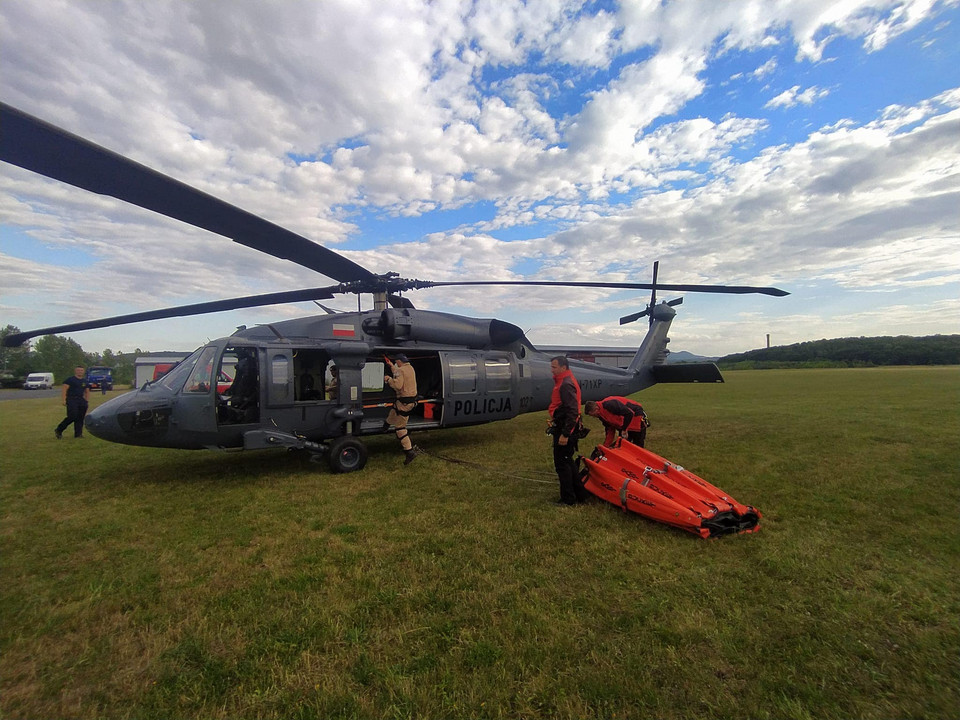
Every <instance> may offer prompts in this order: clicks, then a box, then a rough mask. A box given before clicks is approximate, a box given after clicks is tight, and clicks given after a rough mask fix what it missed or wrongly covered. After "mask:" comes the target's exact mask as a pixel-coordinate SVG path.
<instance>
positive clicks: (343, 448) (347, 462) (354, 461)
mask: <svg viewBox="0 0 960 720" xmlns="http://www.w3.org/2000/svg"><path fill="white" fill-rule="evenodd" d="M329 460H330V469H331V470H333V472H335V473H348V472H354V471H356V470H362V469H363V466H364V465H366V464H367V446H366V445H364V444H363V443H362V442H360V441H359V440H357V439H356V438H354V437H350V436H349V435H344V436H343V437H339V438H337V439H336V440H334V441H333V443H331V445H330V454H329Z"/></svg>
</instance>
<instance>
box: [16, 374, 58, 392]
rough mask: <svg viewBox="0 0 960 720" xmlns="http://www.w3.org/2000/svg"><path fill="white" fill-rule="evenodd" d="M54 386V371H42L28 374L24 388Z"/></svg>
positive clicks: (36, 388)
mask: <svg viewBox="0 0 960 720" xmlns="http://www.w3.org/2000/svg"><path fill="white" fill-rule="evenodd" d="M52 387H53V373H49V372H40V373H30V374H29V375H27V381H26V382H25V383H24V384H23V389H24V390H47V389H49V388H52Z"/></svg>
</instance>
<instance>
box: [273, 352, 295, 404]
mask: <svg viewBox="0 0 960 720" xmlns="http://www.w3.org/2000/svg"><path fill="white" fill-rule="evenodd" d="M270 379H271V383H272V384H273V387H272V388H271V391H270V397H271V398H272V399H273V400H286V399H287V398H288V397H289V394H290V358H289V357H287V356H286V355H274V356H273V357H272V358H271V359H270Z"/></svg>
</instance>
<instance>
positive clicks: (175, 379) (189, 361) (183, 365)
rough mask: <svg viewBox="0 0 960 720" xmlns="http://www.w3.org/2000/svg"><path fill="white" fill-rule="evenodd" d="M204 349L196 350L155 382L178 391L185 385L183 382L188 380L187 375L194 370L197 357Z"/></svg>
mask: <svg viewBox="0 0 960 720" xmlns="http://www.w3.org/2000/svg"><path fill="white" fill-rule="evenodd" d="M202 351H203V348H199V349H197V350H194V351H193V353H192V354H191V355H190V356H188V357H187V358H186V359H184V360H183V361H181V362H180V364H179V365H177V366H176V367H175V368H173V369H172V370H170V372H168V373H167V374H166V375H164V376H163V377H162V378H160V379H159V380H156V381H155V382H156V383H157V384H159V385H163V386H164V387H165V388H167V389H168V390H172V391H173V392H177V391H178V390H180V388H181V387H183V383H185V382H186V380H187V376H188V375H189V374H190V371H191V370H193V366H194V364H196V362H197V358H199V357H200V353H201V352H202Z"/></svg>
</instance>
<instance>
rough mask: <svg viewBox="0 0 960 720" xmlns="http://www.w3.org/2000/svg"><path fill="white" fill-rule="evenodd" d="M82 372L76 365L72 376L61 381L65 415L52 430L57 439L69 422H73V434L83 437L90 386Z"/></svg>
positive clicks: (61, 435)
mask: <svg viewBox="0 0 960 720" xmlns="http://www.w3.org/2000/svg"><path fill="white" fill-rule="evenodd" d="M84 372H85V370H84V369H83V368H82V367H78V368H76V369H75V370H74V371H73V377H68V378H67V379H66V380H64V381H63V404H64V405H66V406H67V416H66V417H65V418H64V419H63V422H61V423H60V424H59V425H57V429H56V430H54V431H53V432H54V434H56V436H57V440H59V439H60V438H62V437H63V431H64V430H66V429H67V427H68V426H69V425H70V423H73V436H74V437H78V438H80V437H83V418H84V417H85V416H86V414H87V404H88V403H89V401H90V386H89V385H88V384H87V381H86V380H85V379H84V377H83V375H84Z"/></svg>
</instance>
